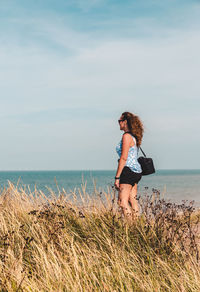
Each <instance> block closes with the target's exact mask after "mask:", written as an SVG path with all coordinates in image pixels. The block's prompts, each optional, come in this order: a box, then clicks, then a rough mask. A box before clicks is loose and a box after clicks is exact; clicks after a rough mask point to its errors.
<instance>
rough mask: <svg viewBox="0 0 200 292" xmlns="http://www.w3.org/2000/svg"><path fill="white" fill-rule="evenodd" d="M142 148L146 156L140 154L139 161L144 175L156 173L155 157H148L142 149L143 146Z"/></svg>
mask: <svg viewBox="0 0 200 292" xmlns="http://www.w3.org/2000/svg"><path fill="white" fill-rule="evenodd" d="M140 150H141V151H142V154H143V155H144V156H140V157H139V158H138V162H139V164H140V165H141V168H142V175H148V174H152V173H155V172H156V171H155V168H154V165H153V159H152V158H147V157H146V154H145V153H144V151H143V150H142V148H141V147H140Z"/></svg>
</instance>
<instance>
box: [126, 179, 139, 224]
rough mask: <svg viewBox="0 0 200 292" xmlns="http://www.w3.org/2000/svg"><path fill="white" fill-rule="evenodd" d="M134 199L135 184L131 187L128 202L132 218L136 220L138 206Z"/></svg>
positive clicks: (135, 196) (135, 194)
mask: <svg viewBox="0 0 200 292" xmlns="http://www.w3.org/2000/svg"><path fill="white" fill-rule="evenodd" d="M136 198H137V184H135V185H134V186H133V187H132V189H131V192H130V196H129V199H128V201H129V202H130V204H131V207H132V209H133V213H134V217H135V218H138V216H139V212H140V209H139V204H138V201H137V199H136Z"/></svg>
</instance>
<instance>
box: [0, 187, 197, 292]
mask: <svg viewBox="0 0 200 292" xmlns="http://www.w3.org/2000/svg"><path fill="white" fill-rule="evenodd" d="M78 191H79V195H81V196H82V201H81V203H80V201H78V200H77V199H76V194H75V192H72V194H71V195H68V194H66V193H65V192H64V190H63V191H60V194H59V196H55V194H54V193H53V192H52V195H51V198H47V197H46V196H45V195H44V194H43V193H42V192H41V191H37V190H35V192H34V194H32V193H31V192H30V190H28V189H27V190H26V189H18V188H17V187H15V186H14V185H12V184H10V185H9V187H8V188H7V189H4V190H3V191H2V193H1V196H0V287H1V291H2V292H3V291H76V292H77V291H112V292H113V291H144V292H148V291H170V292H171V291H176V292H177V291H181V292H183V291H199V287H200V266H199V250H198V232H197V229H196V228H197V227H198V226H199V213H198V212H195V210H194V208H193V205H192V204H188V205H187V204H186V203H183V204H181V205H177V204H172V203H169V202H165V201H164V200H161V199H160V196H159V192H158V191H157V190H153V193H152V194H151V195H149V196H146V197H145V198H144V199H143V200H142V199H140V205H141V210H142V214H141V216H140V218H139V219H138V220H137V222H133V223H132V224H130V223H127V222H126V220H124V219H123V218H122V215H121V213H120V210H119V209H118V206H117V203H116V200H115V190H114V189H110V190H108V192H107V193H106V192H103V193H98V192H97V191H96V194H95V196H94V198H91V197H90V196H89V195H88V194H87V193H86V188H85V186H83V188H82V190H78Z"/></svg>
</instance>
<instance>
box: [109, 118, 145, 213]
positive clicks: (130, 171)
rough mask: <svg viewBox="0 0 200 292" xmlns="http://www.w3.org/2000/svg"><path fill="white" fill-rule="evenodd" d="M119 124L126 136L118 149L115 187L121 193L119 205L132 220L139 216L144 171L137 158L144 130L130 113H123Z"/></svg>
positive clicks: (139, 121)
mask: <svg viewBox="0 0 200 292" xmlns="http://www.w3.org/2000/svg"><path fill="white" fill-rule="evenodd" d="M118 122H119V125H120V130H121V131H124V134H123V136H122V139H121V141H120V142H119V144H118V145H117V147H116V151H117V153H118V155H119V160H118V161H119V162H118V168H117V172H116V176H115V187H116V188H117V189H118V191H119V195H118V204H119V206H120V207H121V208H122V211H123V214H124V215H125V217H131V218H132V213H133V215H134V217H137V216H138V215H139V205H138V202H137V185H138V182H139V181H140V179H141V177H142V169H141V166H140V164H139V162H138V160H137V158H138V147H139V146H140V145H141V142H142V137H143V131H144V128H143V124H142V122H141V120H140V118H139V117H138V116H136V115H134V114H132V113H130V112H124V113H122V115H121V117H120V119H119V120H118Z"/></svg>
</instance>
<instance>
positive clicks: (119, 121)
mask: <svg viewBox="0 0 200 292" xmlns="http://www.w3.org/2000/svg"><path fill="white" fill-rule="evenodd" d="M125 120H126V119H122V120H118V123H119V124H120V123H121V122H123V121H125Z"/></svg>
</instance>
